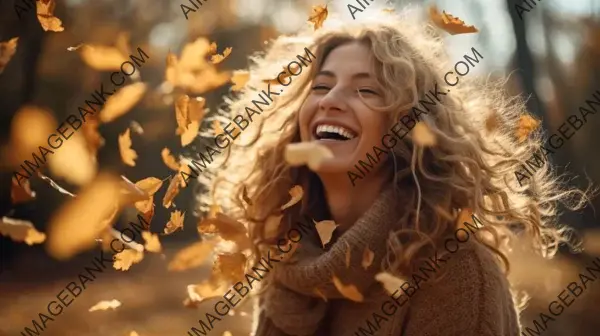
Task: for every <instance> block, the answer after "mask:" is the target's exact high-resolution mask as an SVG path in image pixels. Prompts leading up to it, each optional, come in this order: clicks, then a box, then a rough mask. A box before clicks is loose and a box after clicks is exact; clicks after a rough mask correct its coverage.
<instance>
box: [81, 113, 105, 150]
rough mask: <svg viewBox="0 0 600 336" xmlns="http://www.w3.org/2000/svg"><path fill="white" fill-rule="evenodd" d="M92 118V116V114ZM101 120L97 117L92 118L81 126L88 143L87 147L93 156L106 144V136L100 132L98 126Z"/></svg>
mask: <svg viewBox="0 0 600 336" xmlns="http://www.w3.org/2000/svg"><path fill="white" fill-rule="evenodd" d="M90 118H91V116H90ZM99 125H100V122H98V120H97V119H95V118H92V119H90V120H88V121H86V122H85V123H83V125H82V126H81V130H82V134H83V137H84V138H85V142H86V144H87V149H88V151H89V152H90V155H91V156H92V157H96V154H97V153H98V149H99V148H100V147H102V146H104V138H103V137H102V136H101V135H100V132H98V126H99Z"/></svg>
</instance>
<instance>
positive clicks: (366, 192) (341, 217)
mask: <svg viewBox="0 0 600 336" xmlns="http://www.w3.org/2000/svg"><path fill="white" fill-rule="evenodd" d="M373 173H375V172H373ZM388 177H389V176H388V174H384V173H383V172H380V173H379V174H376V173H375V174H371V178H370V179H368V180H362V181H361V183H360V184H357V185H356V186H352V183H350V181H349V180H348V176H347V175H346V174H345V173H344V174H325V173H323V174H319V178H320V179H321V182H322V183H323V188H324V191H325V199H326V200H327V204H328V206H329V212H330V214H331V216H332V217H333V218H332V219H333V220H334V221H335V222H336V223H337V224H338V225H339V228H338V230H339V232H343V231H346V230H347V229H348V228H350V227H351V226H352V224H354V223H355V222H356V221H357V220H358V219H359V218H360V216H362V214H364V213H365V212H366V211H367V210H368V209H369V207H370V206H371V205H372V204H373V202H374V201H375V199H377V197H378V196H379V195H380V194H381V191H382V190H383V188H384V187H385V186H386V184H389V183H390V182H389V179H388Z"/></svg>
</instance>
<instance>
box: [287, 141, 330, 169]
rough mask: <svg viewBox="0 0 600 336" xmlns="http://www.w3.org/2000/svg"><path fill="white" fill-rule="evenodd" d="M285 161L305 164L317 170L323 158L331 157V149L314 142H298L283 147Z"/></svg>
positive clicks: (300, 164)
mask: <svg viewBox="0 0 600 336" xmlns="http://www.w3.org/2000/svg"><path fill="white" fill-rule="evenodd" d="M284 156H285V161H286V162H287V163H288V164H290V165H291V166H302V165H307V166H308V167H309V168H310V169H311V170H313V171H314V170H317V169H319V167H320V166H321V163H322V162H323V160H326V159H331V158H333V153H332V152H331V150H330V149H329V148H327V147H325V146H322V145H319V144H317V143H316V142H299V143H293V144H288V145H287V146H286V147H285V154H284Z"/></svg>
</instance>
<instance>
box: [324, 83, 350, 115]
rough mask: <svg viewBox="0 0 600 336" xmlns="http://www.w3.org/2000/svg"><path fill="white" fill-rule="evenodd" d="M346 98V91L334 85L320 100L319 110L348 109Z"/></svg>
mask: <svg viewBox="0 0 600 336" xmlns="http://www.w3.org/2000/svg"><path fill="white" fill-rule="evenodd" d="M345 98H346V99H345ZM346 100H347V97H345V95H344V92H343V91H342V90H341V89H339V88H335V87H334V88H332V89H331V90H329V92H327V94H326V95H325V96H324V97H323V98H321V100H320V101H319V110H323V111H346V109H347V105H346Z"/></svg>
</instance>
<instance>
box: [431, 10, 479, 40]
mask: <svg viewBox="0 0 600 336" xmlns="http://www.w3.org/2000/svg"><path fill="white" fill-rule="evenodd" d="M429 18H430V19H431V21H432V22H433V23H434V24H435V25H436V26H437V27H438V28H440V29H443V30H445V31H446V32H448V33H450V34H451V35H457V34H468V33H477V32H478V31H479V30H477V28H475V27H474V26H467V25H465V22H464V21H462V20H460V19H459V18H458V17H454V16H452V15H450V14H447V13H446V11H443V12H442V14H440V12H439V11H438V9H437V6H430V7H429Z"/></svg>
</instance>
